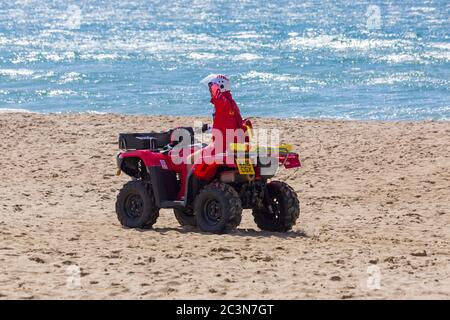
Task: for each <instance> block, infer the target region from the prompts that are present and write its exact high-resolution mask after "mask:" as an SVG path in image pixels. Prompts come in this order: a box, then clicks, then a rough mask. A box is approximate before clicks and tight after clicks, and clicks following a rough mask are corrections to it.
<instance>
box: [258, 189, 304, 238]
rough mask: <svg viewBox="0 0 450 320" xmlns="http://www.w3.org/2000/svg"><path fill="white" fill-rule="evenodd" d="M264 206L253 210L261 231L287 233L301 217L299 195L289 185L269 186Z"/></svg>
mask: <svg viewBox="0 0 450 320" xmlns="http://www.w3.org/2000/svg"><path fill="white" fill-rule="evenodd" d="M265 192H267V195H266V196H265V197H264V201H263V205H262V206H261V207H258V208H253V212H252V213H253V217H254V219H255V222H256V224H257V226H258V227H259V228H260V229H261V230H266V231H276V232H287V231H289V230H291V229H292V227H293V226H294V225H295V222H296V221H297V219H298V217H299V215H300V203H299V201H298V198H297V194H296V193H295V191H294V189H292V188H291V187H290V186H289V185H288V184H286V183H284V182H280V181H272V182H270V183H268V184H267V186H266V190H265Z"/></svg>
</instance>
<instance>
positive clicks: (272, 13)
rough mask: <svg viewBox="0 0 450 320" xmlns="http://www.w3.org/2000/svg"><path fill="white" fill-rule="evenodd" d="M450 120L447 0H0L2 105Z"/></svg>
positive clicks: (449, 12)
mask: <svg viewBox="0 0 450 320" xmlns="http://www.w3.org/2000/svg"><path fill="white" fill-rule="evenodd" d="M210 73H225V74H227V75H229V76H230V77H231V79H232V88H233V94H234V97H235V99H236V101H237V102H238V104H239V106H240V107H241V110H242V113H243V114H244V115H246V116H275V117H305V118H339V119H372V120H423V119H436V120H449V119H450V1H448V0H436V1H431V0H425V1H423V0H421V1H419V0H396V1H394V0H393V1H377V0H372V1H350V0H345V1H343V0H341V1H319V0H303V1H284V0H278V1H260V0H246V1H232V0H229V1H207V0H202V1H198V0H189V1H176V0H175V1H162V0H161V1H159V0H156V1H144V0H121V1H108V0H81V1H73V0H69V1H68V0H65V1H61V0H52V1H45V0H44V1H42V0H20V1H17V0H16V1H3V0H2V1H1V2H0V110H22V111H26V110H28V111H32V112H43V113H49V112H100V113H104V112H105V113H106V112H113V113H127V114H170V115H208V114H210V113H211V111H212V108H211V105H210V103H209V95H208V91H207V89H206V88H204V87H202V86H201V85H200V84H199V83H198V82H199V81H200V80H201V79H202V78H203V77H204V76H206V75H208V74H210Z"/></svg>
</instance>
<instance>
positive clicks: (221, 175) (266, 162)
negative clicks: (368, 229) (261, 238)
mask: <svg viewBox="0 0 450 320" xmlns="http://www.w3.org/2000/svg"><path fill="white" fill-rule="evenodd" d="M247 123H249V126H247V127H248V128H249V130H251V122H250V121H249V120H247ZM204 128H205V126H204ZM203 131H204V130H203ZM180 132H182V134H180ZM180 137H181V138H180ZM182 137H188V138H187V140H186V138H184V140H183V138H182ZM181 143H183V147H182V148H179V149H181V150H182V151H184V150H191V151H192V150H193V149H195V148H197V149H198V148H201V147H204V145H199V144H196V143H195V139H194V130H193V128H191V127H180V128H176V129H173V130H170V131H168V132H162V133H122V134H120V135H119V148H120V149H121V150H122V151H121V152H119V153H118V155H117V166H118V174H120V172H124V173H125V174H127V175H128V176H130V177H132V180H131V181H129V182H128V183H126V184H125V185H124V186H123V188H122V189H121V190H120V192H119V194H118V196H117V202H116V213H117V217H118V219H119V221H120V223H121V224H122V225H123V226H125V227H130V228H149V227H151V226H152V225H153V224H154V223H155V222H156V220H157V218H158V216H159V210H160V209H161V208H172V209H173V211H174V214H175V217H176V219H177V220H178V222H179V223H180V225H182V226H196V227H198V228H199V229H200V230H201V231H205V232H211V233H226V232H229V231H231V230H233V229H235V228H236V227H237V226H238V225H239V223H240V222H241V217H242V210H243V209H252V213H253V216H254V220H255V222H256V224H257V226H258V227H259V228H260V229H262V230H267V231H276V232H287V231H289V230H290V229H291V228H292V226H293V225H294V224H295V222H296V220H297V219H298V217H299V213H300V205H299V200H298V198H297V194H296V193H295V191H294V190H293V189H292V188H291V187H290V186H289V185H287V184H286V183H284V182H281V181H273V180H270V181H269V179H271V178H273V176H274V175H275V173H276V171H277V168H278V166H279V165H282V166H284V167H285V168H288V169H289V168H297V167H300V166H301V163H300V160H299V156H298V154H297V153H294V152H291V150H290V149H291V148H290V147H289V146H281V147H280V146H279V147H277V148H273V147H269V149H267V148H266V149H265V150H266V151H267V150H269V151H270V152H265V153H264V155H261V152H258V150H257V151H256V152H255V151H254V150H256V149H251V148H249V147H248V145H246V146H245V145H244V147H243V148H241V149H243V152H236V154H233V157H234V160H235V161H233V163H229V161H228V164H223V163H215V162H212V163H208V164H207V163H204V162H202V163H198V164H194V165H193V166H192V168H191V169H190V170H189V171H188V173H187V175H185V176H186V178H185V179H184V180H185V181H182V179H181V177H182V176H183V175H182V172H183V171H182V170H183V169H186V164H177V163H174V161H173V157H172V155H173V154H172V153H173V152H174V150H175V147H177V146H178V147H180V144H181ZM235 147H236V148H235V149H239V145H237V146H235ZM241 147H242V145H241ZM252 150H253V151H252ZM274 150H275V151H274ZM178 152H179V150H178ZM273 160H276V161H275V162H274V161H273ZM274 163H276V166H274V165H273V164H274ZM181 184H184V186H182V185H181ZM182 187H183V188H182ZM180 190H181V191H180ZM183 190H184V194H180V192H181V193H183Z"/></svg>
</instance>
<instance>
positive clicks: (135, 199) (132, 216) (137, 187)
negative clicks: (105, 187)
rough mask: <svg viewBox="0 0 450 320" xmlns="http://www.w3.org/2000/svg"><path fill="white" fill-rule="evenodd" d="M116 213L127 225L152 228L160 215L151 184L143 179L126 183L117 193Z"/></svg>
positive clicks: (129, 226)
mask: <svg viewBox="0 0 450 320" xmlns="http://www.w3.org/2000/svg"><path fill="white" fill-rule="evenodd" d="M116 213H117V218H118V219H119V221H120V223H121V224H122V225H123V226H125V227H128V228H150V227H151V226H152V225H153V224H155V222H156V219H157V218H158V216H159V209H158V208H157V207H156V205H155V198H154V196H153V190H152V187H151V185H150V184H149V183H146V182H144V181H142V180H133V181H130V182H128V183H126V184H125V185H124V186H123V188H122V189H121V190H120V192H119V194H118V195H117V202H116Z"/></svg>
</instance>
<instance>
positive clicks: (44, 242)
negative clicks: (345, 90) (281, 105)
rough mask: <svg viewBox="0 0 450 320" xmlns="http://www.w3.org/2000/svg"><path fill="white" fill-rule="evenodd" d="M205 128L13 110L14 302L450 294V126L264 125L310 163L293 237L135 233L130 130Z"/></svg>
mask: <svg viewBox="0 0 450 320" xmlns="http://www.w3.org/2000/svg"><path fill="white" fill-rule="evenodd" d="M193 120H194V118H182V117H150V116H139V117H133V116H120V115H88V114H84V115H78V114H73V115H38V114H19V113H16V114H12V113H3V114H0V146H1V149H2V152H1V153H0V177H1V178H0V266H1V270H0V298H1V299H14V298H17V299H48V298H56V299H69V298H75V299H80V298H81V299H105V298H106V299H122V298H132V299H141V298H143V299H163V298H164V299H173V298H193V299H206V298H218V299H232V298H242V299H255V298H267V299H304V298H305V299H367V298H369V299H407V298H413V299H416V298H426V299H429V298H438V299H449V298H450V245H449V244H450V210H449V209H450V139H449V137H450V122H415V123H410V122H389V123H386V122H350V121H332V120H295V119H291V120H276V119H261V118H256V119H255V120H254V124H255V126H257V127H263V126H264V127H270V128H279V129H281V130H282V132H283V141H285V142H291V143H293V144H294V145H295V149H296V150H297V151H298V152H299V153H300V154H301V158H302V161H303V164H304V167H303V168H300V169H295V170H289V171H287V170H284V171H281V172H280V174H279V175H278V178H279V179H281V180H285V181H287V182H288V183H289V184H291V185H292V186H293V188H294V189H295V191H296V192H297V193H298V195H299V197H300V200H301V214H300V219H299V221H298V223H297V225H296V226H295V228H294V229H293V231H292V232H289V233H287V234H278V233H270V232H263V231H260V230H258V228H257V227H256V225H255V224H254V222H253V219H252V216H251V213H250V212H249V211H248V210H245V212H244V218H243V221H242V224H241V225H240V226H239V228H238V230H237V231H236V232H234V233H232V234H227V235H211V234H204V233H201V232H199V231H197V230H195V229H183V228H181V227H180V226H178V224H177V222H176V220H175V218H174V217H173V214H172V211H171V210H162V211H161V215H160V218H159V220H158V222H157V223H156V224H155V226H154V228H153V229H152V230H132V229H125V228H122V227H121V226H120V224H119V222H118V220H117V219H116V216H115V211H114V204H115V197H116V194H117V192H118V189H120V188H121V186H122V185H123V184H124V183H125V182H126V181H127V180H128V178H127V177H126V176H124V175H122V176H120V177H116V176H115V171H116V168H115V161H114V155H115V153H116V152H117V151H118V150H117V134H118V133H119V132H121V131H137V132H138V131H149V130H156V131H160V130H161V131H162V130H166V129H169V128H172V127H175V126H178V125H188V124H191V123H192V122H193ZM204 120H207V119H206V118H205V119H204ZM78 274H79V277H78Z"/></svg>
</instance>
